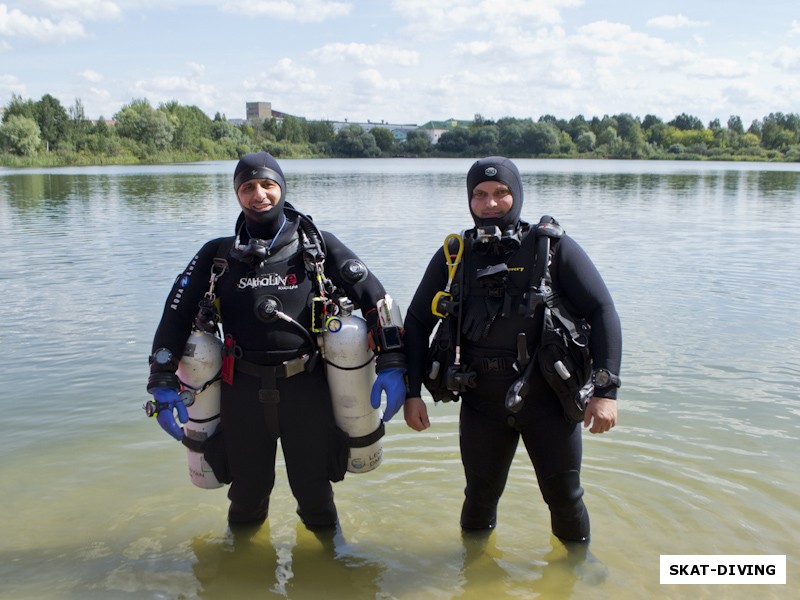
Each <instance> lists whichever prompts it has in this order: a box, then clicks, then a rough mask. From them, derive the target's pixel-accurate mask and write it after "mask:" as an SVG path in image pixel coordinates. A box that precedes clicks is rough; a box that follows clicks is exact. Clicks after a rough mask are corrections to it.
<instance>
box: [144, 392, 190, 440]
mask: <svg viewBox="0 0 800 600" xmlns="http://www.w3.org/2000/svg"><path fill="white" fill-rule="evenodd" d="M150 393H151V394H153V398H155V401H156V410H158V416H156V420H157V421H158V424H159V425H161V429H163V430H164V431H166V432H167V433H168V434H170V435H171V436H172V437H174V438H175V439H176V440H178V441H181V440H182V439H183V429H181V428H180V427H179V426H178V424H177V423H176V422H175V415H174V412H173V411H175V410H177V411H178V420H180V422H181V423H186V422H187V421H188V420H189V411H187V410H186V405H185V404H184V403H183V400H182V399H181V397H180V395H179V394H178V390H176V389H174V388H166V387H157V388H153V389H152V390H150Z"/></svg>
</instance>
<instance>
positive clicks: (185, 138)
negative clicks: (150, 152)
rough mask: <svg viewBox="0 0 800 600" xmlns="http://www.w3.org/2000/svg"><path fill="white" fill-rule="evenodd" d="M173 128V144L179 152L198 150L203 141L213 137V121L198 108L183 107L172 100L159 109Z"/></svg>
mask: <svg viewBox="0 0 800 600" xmlns="http://www.w3.org/2000/svg"><path fill="white" fill-rule="evenodd" d="M158 110H159V111H161V112H164V113H166V114H167V116H168V117H169V122H170V124H171V125H172V127H173V135H172V139H171V140H170V141H171V144H172V147H173V148H176V149H178V150H197V149H199V148H200V147H201V140H203V139H208V138H210V137H212V121H211V119H209V118H208V115H206V114H205V113H204V112H203V111H202V110H200V109H199V108H198V107H196V106H182V105H181V104H178V102H177V101H175V100H172V101H170V102H167V103H164V104H162V105H161V106H159V107H158Z"/></svg>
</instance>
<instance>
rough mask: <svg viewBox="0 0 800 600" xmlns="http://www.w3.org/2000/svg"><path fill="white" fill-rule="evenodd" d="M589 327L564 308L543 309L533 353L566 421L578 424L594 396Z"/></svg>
mask: <svg viewBox="0 0 800 600" xmlns="http://www.w3.org/2000/svg"><path fill="white" fill-rule="evenodd" d="M589 333H590V328H589V324H588V323H587V322H586V321H584V320H583V319H575V318H573V317H572V316H571V315H570V314H569V312H568V311H567V310H566V309H565V308H564V306H563V305H560V306H558V305H554V306H553V307H552V308H551V307H550V306H545V309H544V323H543V325H542V337H541V341H540V343H539V348H538V350H537V352H536V360H537V362H538V363H539V370H540V371H541V373H542V375H543V376H544V378H545V380H546V381H547V383H548V385H549V386H550V388H551V389H552V390H553V391H554V392H555V393H556V396H558V399H559V400H560V402H561V406H562V408H563V409H564V416H565V417H566V418H567V419H568V420H569V421H574V422H580V421H583V417H584V414H585V411H586V402H587V401H588V400H589V398H591V397H592V394H593V393H594V386H593V385H592V356H591V354H590V352H589Z"/></svg>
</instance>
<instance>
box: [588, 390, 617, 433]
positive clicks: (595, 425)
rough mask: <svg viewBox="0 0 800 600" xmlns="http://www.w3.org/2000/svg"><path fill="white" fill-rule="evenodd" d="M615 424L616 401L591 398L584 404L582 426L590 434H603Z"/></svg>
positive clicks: (596, 397) (598, 397)
mask: <svg viewBox="0 0 800 600" xmlns="http://www.w3.org/2000/svg"><path fill="white" fill-rule="evenodd" d="M616 424H617V401H616V400H612V399H611V398H601V397H600V396H593V397H592V398H591V399H590V400H589V402H588V403H587V404H586V416H585V417H584V419H583V426H584V427H589V425H591V428H590V429H589V431H590V432H592V433H605V432H606V431H608V430H609V429H611V428H612V427H614V425H616Z"/></svg>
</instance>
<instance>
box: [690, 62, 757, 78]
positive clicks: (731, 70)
mask: <svg viewBox="0 0 800 600" xmlns="http://www.w3.org/2000/svg"><path fill="white" fill-rule="evenodd" d="M684 72H685V73H686V74H688V75H692V76H694V77H702V78H708V79H712V78H722V79H739V78H742V77H747V76H748V75H752V74H753V73H754V72H755V68H754V67H752V66H748V65H743V64H742V63H740V62H739V61H736V60H732V59H730V58H702V57H701V58H698V59H697V60H694V61H692V62H691V64H689V65H687V66H686V67H685V68H684Z"/></svg>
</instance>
